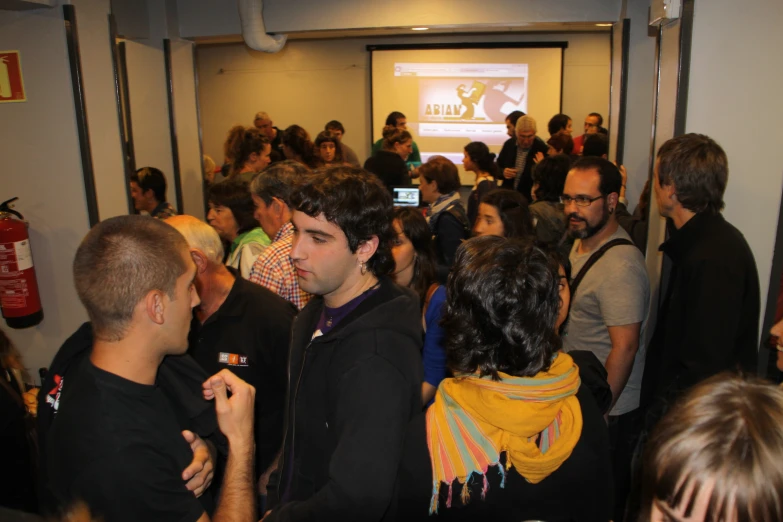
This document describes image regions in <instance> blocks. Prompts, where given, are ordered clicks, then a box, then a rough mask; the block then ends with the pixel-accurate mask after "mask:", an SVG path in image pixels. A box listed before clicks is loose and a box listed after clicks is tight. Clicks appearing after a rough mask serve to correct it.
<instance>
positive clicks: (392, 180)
mask: <svg viewBox="0 0 783 522" xmlns="http://www.w3.org/2000/svg"><path fill="white" fill-rule="evenodd" d="M412 147H413V138H412V137H411V133H410V132H408V131H406V130H401V129H400V128H398V127H395V126H394V125H387V126H386V127H384V128H383V148H382V149H381V150H379V151H377V152H376V153H375V154H374V155H373V156H371V157H369V158H367V161H365V162H364V169H365V170H368V171H370V172H372V173H373V174H375V175H376V176H378V177H379V178H380V180H381V181H382V182H383V184H384V185H386V188H388V189H389V191H390V192H391V190H392V187H402V186H407V185H410V184H411V179H410V175H409V174H408V166H407V164H406V163H405V161H406V160H407V159H408V156H409V155H410V154H411V152H412V151H413V148H412Z"/></svg>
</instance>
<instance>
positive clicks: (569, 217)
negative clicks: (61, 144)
mask: <svg viewBox="0 0 783 522" xmlns="http://www.w3.org/2000/svg"><path fill="white" fill-rule="evenodd" d="M602 123H603V119H602V117H601V115H600V114H597V113H591V114H589V115H588V116H587V117H586V119H585V123H584V133H583V134H581V135H579V136H576V137H574V136H572V133H573V122H572V120H571V118H569V117H568V116H567V115H564V114H558V115H555V116H554V117H553V118H551V120H550V121H549V123H548V125H547V129H548V131H549V134H550V137H549V139H548V140H547V141H544V140H543V139H542V138H540V137H539V136H538V126H537V122H536V121H535V119H533V118H532V117H530V116H528V115H525V114H523V113H521V112H515V113H511V114H509V115H508V118H507V120H506V125H507V127H508V132H509V139H508V140H507V141H506V142H505V144H504V145H503V147H502V150H501V151H500V153H499V155H497V157H496V156H495V155H494V154H493V153H491V152H490V151H489V148H488V147H487V145H486V144H484V143H481V142H471V143H468V144H466V146H465V148H464V159H463V166H464V169H465V171H466V172H472V173H474V175H475V182H474V184H473V186H472V189H471V190H470V192H469V194H468V195H467V197H463V195H462V194H461V193H460V186H461V183H460V178H459V174H458V169H457V166H456V165H455V164H454V163H453V162H452V161H450V160H449V159H447V158H445V157H442V156H432V157H429V158H428V159H427V161H425V162H422V158H421V153H420V151H419V148H418V146H417V145H416V143H415V142H414V141H413V136H412V135H411V132H410V131H409V130H408V129H407V120H406V118H405V116H404V115H403V114H402V113H399V112H395V113H392V114H390V115H389V118H388V119H387V121H386V126H385V127H384V129H383V137H382V138H381V139H380V140H378V142H376V143H375V144H374V145H373V154H372V155H371V156H370V158H368V159H367V160H366V161H365V162H364V164H363V165H362V166H360V165H361V164H360V162H359V158H358V157H357V154H356V153H355V152H354V151H352V150H351V149H350V148H349V147H348V146H347V145H345V144H344V143H343V142H342V136H343V135H344V134H345V128H344V127H343V125H342V124H341V123H340V122H338V121H330V122H328V123H327V124H326V125H325V127H324V130H323V131H321V132H319V133H318V134H317V136H316V139H315V141H312V140H311V138H310V134H309V133H308V132H307V131H306V130H305V129H303V128H302V127H301V126H298V125H292V126H290V127H288V128H286V129H285V130H283V131H281V130H280V129H278V128H277V127H275V126H274V124H273V122H272V120H271V118H270V116H269V115H268V114H267V113H265V112H259V113H258V114H257V115H256V116H255V119H254V125H253V126H252V127H247V128H246V127H243V126H237V127H235V128H233V129H231V130H230V132H229V134H228V138H227V140H226V144H225V149H224V155H225V161H224V165H223V167H222V168H216V167H215V165H214V162H211V163H210V162H205V184H206V191H205V195H206V196H205V199H206V201H205V203H206V207H207V209H208V212H207V219H206V222H205V221H202V220H200V219H198V218H196V217H193V216H187V215H177V213H176V211H175V209H174V208H173V207H172V206H171V205H170V204H169V203H167V202H166V196H165V194H166V180H165V176H164V174H163V173H162V172H161V171H160V170H158V169H155V168H151V167H147V168H143V169H140V170H139V171H138V172H137V173H136V174H135V175H134V176H133V177H132V178H131V183H130V185H131V187H130V188H131V194H132V197H133V200H134V204H135V207H136V210H137V211H139V213H140V214H142V215H131V216H120V217H115V218H111V219H107V220H105V221H103V222H101V223H99V224H98V225H96V226H95V227H93V229H92V230H90V232H89V233H88V234H87V236H86V237H85V238H84V240H83V241H82V243H81V245H80V246H79V248H78V250H77V252H76V255H75V258H74V260H73V274H74V284H75V286H76V290H77V293H78V296H79V299H80V301H81V303H82V305H83V306H84V307H85V309H86V311H87V314H88V316H89V319H90V321H89V322H88V323H85V324H84V325H82V326H81V327H80V328H79V329H78V330H77V331H76V332H75V333H74V334H73V335H72V336H71V337H70V338H69V339H68V340H67V341H66V342H65V344H64V345H63V346H62V347H61V348H60V349H59V351H58V352H57V355H56V356H55V358H54V360H53V361H52V364H51V365H50V367H49V371H48V373H47V375H46V378H45V380H44V382H43V383H42V389H41V393H40V394H39V396H38V405H37V408H38V416H37V434H38V451H37V453H36V454H34V455H32V456H29V458H28V457H27V456H25V455H26V454H24V453H22V452H21V451H17V452H16V456H17V457H18V461H19V466H21V467H26V468H36V469H37V473H35V474H31V476H30V477H28V478H29V480H28V481H27V482H28V483H30V482H32V481H35V482H36V483H37V485H38V487H37V488H26V489H25V488H23V487H20V488H19V491H18V492H16V493H14V498H15V499H16V502H12V501H10V500H7V499H4V500H3V505H5V506H10V507H14V508H17V509H23V510H28V511H29V510H32V509H34V506H38V509H39V510H40V512H41V513H44V514H47V515H61V516H62V515H64V514H65V513H66V512H67V510H68V509H71V508H72V507H73V506H74V505H77V504H78V503H79V502H82V503H84V504H86V506H87V508H88V510H89V511H90V512H91V513H92V515H93V516H95V517H96V519H97V518H102V519H103V520H105V521H106V522H112V521H125V520H129V521H130V520H133V521H138V520H148V521H157V520H160V521H173V520H183V521H188V520H192V521H200V522H204V521H208V520H216V521H248V522H249V521H256V520H259V519H262V520H264V521H267V522H276V521H305V520H307V521H314V520H324V521H332V520H356V521H364V520H367V521H392V520H406V521H407V520H431V519H444V520H452V519H453V520H514V521H519V520H546V521H550V522H554V521H571V520H578V521H608V520H614V521H615V522H621V521H623V520H625V521H636V520H640V521H664V520H688V521H716V522H717V521H732V520H736V521H743V520H747V521H754V522H761V521H765V522H766V521H770V522H771V521H777V520H783V494H782V493H781V492H783V472H782V471H781V470H783V468H782V467H781V466H780V465H779V462H780V460H781V459H783V390H781V389H780V388H778V387H775V386H773V385H772V384H771V383H767V382H765V381H762V380H759V379H755V378H752V377H749V376H748V375H752V374H753V373H755V367H756V360H757V343H758V333H759V332H758V319H759V314H760V296H759V292H760V290H759V280H758V274H757V271H756V265H755V261H754V258H753V255H752V253H751V251H750V248H749V247H748V244H747V242H746V241H745V239H744V238H743V236H742V234H741V233H740V232H739V231H738V230H737V229H736V228H734V227H733V226H732V225H731V224H729V223H728V222H727V221H726V220H725V219H724V218H723V217H722V215H721V210H722V208H723V194H724V192H725V189H726V185H727V182H728V161H727V158H726V155H725V153H724V152H723V150H722V149H721V147H720V146H719V145H718V144H717V143H716V142H715V141H713V140H712V139H710V138H709V137H707V136H704V135H697V134H687V135H683V136H679V137H676V138H673V139H671V140H669V141H668V142H666V143H665V144H664V145H663V146H662V147H661V148H660V149H659V150H658V151H657V155H656V159H655V168H654V174H653V176H652V182H651V185H652V187H649V186H648V187H647V188H646V190H645V193H644V194H643V196H642V198H641V199H640V202H639V205H638V206H637V208H636V209H635V211H634V212H633V213H631V212H629V210H628V202H627V201H626V199H625V186H626V179H627V174H626V172H625V169H624V168H623V167H622V166H619V167H618V166H616V165H615V164H613V163H612V162H610V161H609V160H608V159H606V156H607V153H608V145H607V143H608V141H607V139H606V131H605V129H603V127H602ZM415 179H418V182H419V184H418V186H419V188H420V191H421V199H422V201H423V203H424V205H423V206H422V207H421V208H416V207H397V208H395V207H394V206H393V201H392V189H393V188H395V187H399V186H409V185H410V184H411V183H412V180H415ZM651 192H652V194H651ZM647 199H652V200H654V201H655V204H656V205H657V206H658V208H659V210H660V213H661V215H662V216H664V217H665V218H667V223H668V226H669V228H670V235H669V238H668V239H667V240H666V241H665V242H664V243H663V244H662V245H660V250H661V251H662V252H663V253H664V254H665V255H666V256H667V257H668V259H669V260H670V262H671V274H670V277H669V281H668V284H667V286H666V288H665V292H664V294H663V295H662V298H661V303H662V304H661V306H660V309H659V312H658V314H657V321H656V323H655V325H654V330H652V331H651V332H650V334H648V333H647V330H648V329H649V328H652V326H650V325H649V323H648V320H649V318H650V314H651V307H652V306H654V305H653V304H652V303H651V295H650V293H651V291H650V281H649V279H648V274H647V270H646V266H645V259H644V254H643V251H644V250H645V249H646V248H647V234H646V229H647V227H646V219H647V217H646V216H647V212H646V208H645V205H646V204H647V203H646V201H647ZM773 334H783V322H782V323H781V324H780V325H778V326H776V329H775V330H774V331H773ZM647 339H650V341H649V343H648V342H647ZM779 339H780V340H779V341H778V343H779V346H778V349H779V350H783V346H780V345H783V335H781V336H780V337H779ZM780 353H783V352H780ZM0 359H1V360H2V363H3V370H4V371H5V372H6V374H7V378H5V379H3V378H0V384H2V385H3V386H2V387H0V391H2V392H4V393H5V391H6V390H5V388H7V387H8V386H7V384H6V381H8V382H11V383H16V382H18V379H17V378H12V374H11V373H9V372H11V370H12V369H18V368H21V367H22V365H21V364H20V362H19V356H18V353H17V352H16V351H15V350H14V348H13V346H11V344H10V342H8V340H7V339H6V338H5V336H4V335H3V336H0ZM778 360H779V366H780V367H781V369H782V370H783V356H781V357H779V359H778ZM0 377H3V376H0ZM15 386H16V388H19V386H18V385H16V384H15ZM17 392H19V390H11V389H9V390H8V393H7V394H2V395H0V398H2V399H3V400H4V401H6V403H4V408H5V410H4V411H7V412H16V411H18V409H19V404H17V403H16V402H13V401H11V400H10V399H9V400H6V395H7V396H9V397H12V396H14V393H17ZM213 403H214V405H213ZM9 415H10V414H9ZM4 418H5V417H4ZM8 418H11V417H10V416H9V417H8ZM13 429H15V430H16V435H17V436H16V437H15V438H12V437H8V438H7V439H6V440H5V442H6V444H7V445H11V446H12V447H13V446H14V445H15V447H17V448H18V447H19V446H20V445H22V444H23V443H24V437H22V438H20V437H19V436H18V435H19V432H20V430H24V429H25V427H24V425H23V424H20V425H15V427H14V428H13ZM6 432H7V430H6ZM6 432H4V433H6ZM22 457H24V458H22ZM34 461H37V466H34V465H33V464H32V462H34ZM23 483H24V481H21V482H19V483H18V484H17V485H18V486H21V485H23ZM12 500H13V499H12ZM31 506H32V507H31Z"/></svg>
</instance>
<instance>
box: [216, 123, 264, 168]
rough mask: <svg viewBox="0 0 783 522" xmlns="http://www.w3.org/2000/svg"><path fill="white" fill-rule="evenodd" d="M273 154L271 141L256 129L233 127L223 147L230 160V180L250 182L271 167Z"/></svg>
mask: <svg viewBox="0 0 783 522" xmlns="http://www.w3.org/2000/svg"><path fill="white" fill-rule="evenodd" d="M271 152H272V146H271V145H270V144H269V140H268V139H267V138H266V136H264V135H263V134H261V131H259V130H258V129H256V128H255V127H249V128H245V127H243V126H241V125H237V126H236V127H232V128H231V130H230V131H228V138H227V139H226V143H225V144H224V146H223V153H224V155H225V157H226V159H228V160H229V173H228V179H237V178H239V179H240V180H242V181H250V180H251V179H253V176H255V175H256V173H258V172H261V171H262V170H264V169H265V168H266V167H267V165H269V162H270V161H271V159H270V157H269V154H270V153H271Z"/></svg>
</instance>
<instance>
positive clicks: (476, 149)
mask: <svg viewBox="0 0 783 522" xmlns="http://www.w3.org/2000/svg"><path fill="white" fill-rule="evenodd" d="M465 152H466V153H467V154H468V157H469V158H470V161H472V162H473V163H475V164H476V166H478V168H479V170H481V171H482V172H486V173H488V174H489V175H491V176H492V177H495V178H496V177H497V174H498V165H497V163H495V158H496V156H495V154H494V153H493V152H490V151H489V147H487V145H486V144H484V143H482V142H480V141H471V142H470V143H468V144H467V145H465Z"/></svg>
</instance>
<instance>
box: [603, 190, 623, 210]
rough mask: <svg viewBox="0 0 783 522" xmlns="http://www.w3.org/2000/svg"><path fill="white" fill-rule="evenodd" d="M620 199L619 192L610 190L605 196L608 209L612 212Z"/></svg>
mask: <svg viewBox="0 0 783 522" xmlns="http://www.w3.org/2000/svg"><path fill="white" fill-rule="evenodd" d="M619 201H620V194H618V193H617V192H612V193H611V194H609V195H608V196H606V203H607V205H609V211H610V212H614V211H615V209H616V208H617V204H618V202H619Z"/></svg>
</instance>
